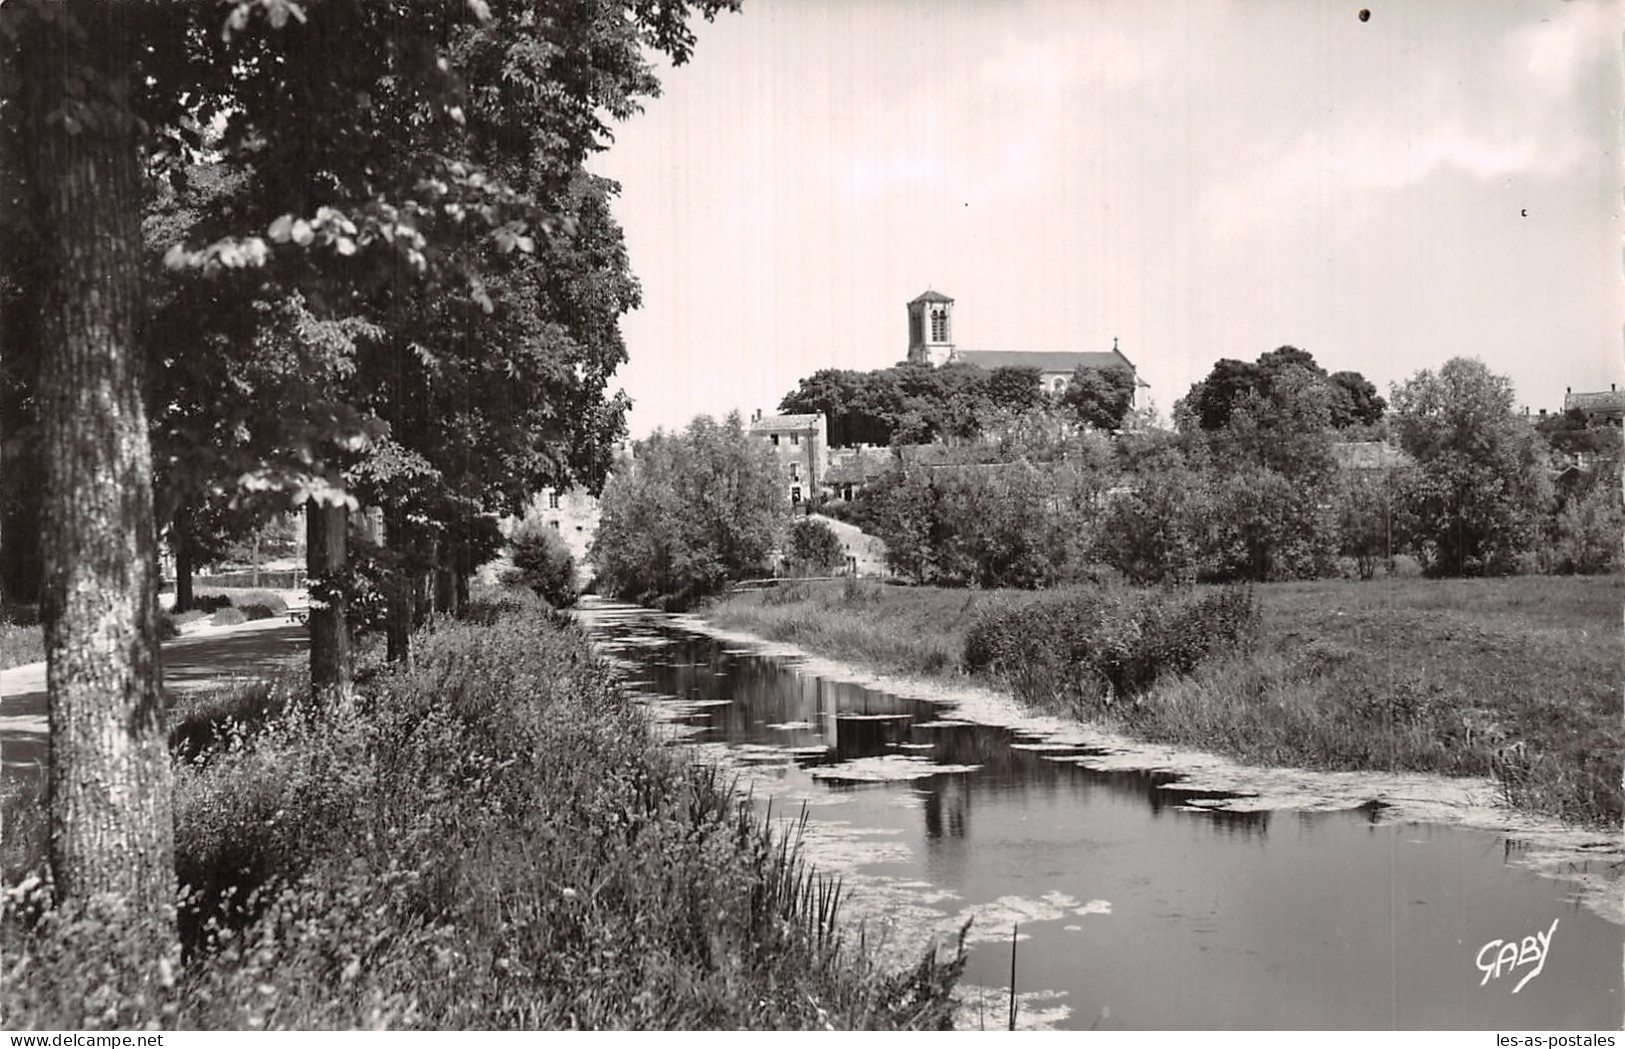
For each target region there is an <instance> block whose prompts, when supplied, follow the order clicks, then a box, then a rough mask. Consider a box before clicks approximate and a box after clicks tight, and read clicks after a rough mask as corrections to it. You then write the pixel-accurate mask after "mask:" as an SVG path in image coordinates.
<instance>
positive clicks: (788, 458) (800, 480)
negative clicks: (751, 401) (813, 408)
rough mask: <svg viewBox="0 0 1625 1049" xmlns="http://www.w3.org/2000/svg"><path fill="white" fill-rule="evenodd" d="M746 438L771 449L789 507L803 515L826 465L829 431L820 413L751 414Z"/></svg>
mask: <svg viewBox="0 0 1625 1049" xmlns="http://www.w3.org/2000/svg"><path fill="white" fill-rule="evenodd" d="M748 432H749V434H750V436H752V437H754V438H756V439H757V440H759V441H762V442H763V443H764V444H766V445H768V446H769V447H770V448H772V449H773V454H774V455H775V457H777V459H778V460H779V467H780V469H781V470H782V471H783V472H782V474H781V477H782V480H783V482H784V488H785V492H786V494H788V495H789V497H790V506H791V509H793V510H794V511H795V512H797V513H805V512H806V511H807V508H808V507H809V506H810V505H811V503H812V502H813V496H814V495H815V494H816V493H817V492H818V486H819V485H820V484H822V483H823V479H824V471H825V469H826V467H827V466H828V462H829V431H828V428H827V427H826V425H825V423H824V417H823V415H822V414H816V413H815V414H807V415H768V416H764V415H762V412H761V410H760V409H757V411H756V412H755V413H754V414H752V415H751V419H750V427H749V430H748Z"/></svg>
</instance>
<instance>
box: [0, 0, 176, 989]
mask: <svg viewBox="0 0 1625 1049" xmlns="http://www.w3.org/2000/svg"><path fill="white" fill-rule="evenodd" d="M64 13H67V14H70V15H71V16H72V18H73V20H75V21H76V22H77V26H76V27H75V28H76V29H77V30H79V31H78V32H69V31H67V30H65V29H64V28H63V27H62V25H61V16H62V14H64ZM56 15H57V18H55V19H53V20H51V21H50V22H49V23H43V22H42V21H32V22H28V23H26V34H27V35H26V36H25V38H24V39H23V40H22V41H21V42H20V44H21V54H22V61H21V67H22V68H21V69H20V70H19V79H20V82H21V84H22V93H23V97H22V108H21V112H22V116H23V119H24V120H25V122H26V124H25V127H26V131H25V135H26V141H27V142H28V143H29V146H28V155H27V156H26V158H25V162H26V163H27V164H28V169H29V175H30V183H31V186H32V189H33V192H34V194H35V197H34V208H35V213H36V214H37V215H38V216H39V217H40V219H41V221H42V223H43V225H44V228H45V229H46V230H47V231H48V232H47V233H46V235H45V236H44V237H42V238H41V240H42V244H43V252H44V258H43V260H42V261H43V263H44V273H45V283H44V288H43V305H44V311H43V315H42V317H41V318H40V323H41V335H42V340H41V367H40V384H39V395H40V402H39V403H40V431H41V449H42V452H43V459H44V488H45V493H44V502H43V506H42V510H41V518H42V520H41V526H42V528H41V531H42V547H43V551H42V552H43V555H44V569H45V589H44V593H43V595H42V598H43V600H42V609H41V611H42V612H43V616H44V620H45V653H46V660H47V670H46V682H47V689H48V692H49V696H50V698H49V709H50V774H49V779H48V791H49V796H50V802H49V808H50V828H51V835H50V836H51V844H50V856H51V869H52V874H53V876H54V878H55V882H56V885H55V891H56V896H57V899H58V900H63V901H70V900H86V901H88V900H91V899H94V898H98V897H108V898H112V899H115V900H117V901H118V902H119V903H120V904H122V905H123V906H125V907H127V908H129V910H128V912H127V913H128V914H130V915H132V916H134V917H136V918H140V919H143V920H144V925H143V928H145V929H147V930H150V932H151V933H152V934H153V935H154V936H156V937H157V938H158V939H160V940H173V937H174V921H175V911H174V907H175V861H174V823H173V815H172V809H171V800H172V799H171V776H170V765H169V748H168V745H167V740H166V734H165V725H164V710H163V694H162V692H161V689H160V670H159V658H158V642H157V635H158V632H157V620H158V590H157V572H156V565H157V556H156V555H157V540H156V535H155V532H154V527H153V506H152V453H151V449H150V447H149V445H148V440H147V418H146V412H145V410H144V409H143V407H142V399H141V398H142V363H143V362H142V353H141V349H140V347H139V346H138V345H137V342H136V331H137V323H138V321H139V319H140V316H141V294H142V291H141V232H140V217H141V211H140V207H141V203H140V189H141V184H140V170H139V168H138V166H137V152H136V149H137V139H136V125H135V122H134V120H133V118H132V117H131V116H130V115H129V114H128V113H127V112H126V111H125V110H124V109H123V106H122V102H123V100H125V99H126V98H128V97H129V92H130V91H131V90H132V88H133V85H132V84H131V82H130V76H129V73H130V70H131V69H132V68H133V65H134V52H133V49H132V47H131V45H132V43H133V41H132V37H131V34H130V32H129V26H128V21H127V19H128V15H127V12H126V8H125V5H123V4H96V3H88V2H87V3H74V4H69V5H66V6H65V7H63V8H57V10H56ZM69 83H71V85H72V87H73V91H74V95H75V97H74V98H72V99H71V100H70V99H69V97H68V94H67V92H66V88H65V85H67V84H69ZM155 960H156V959H155Z"/></svg>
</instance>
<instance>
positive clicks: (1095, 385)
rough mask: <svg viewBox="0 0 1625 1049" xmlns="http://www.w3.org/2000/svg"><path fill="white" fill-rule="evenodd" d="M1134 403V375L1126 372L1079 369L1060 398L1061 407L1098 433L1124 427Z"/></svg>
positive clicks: (1105, 369)
mask: <svg viewBox="0 0 1625 1049" xmlns="http://www.w3.org/2000/svg"><path fill="white" fill-rule="evenodd" d="M1133 403H1134V373H1133V372H1130V371H1129V370H1128V369H1126V368H1095V367H1091V366H1090V365H1087V364H1080V365H1078V367H1077V369H1076V370H1075V371H1074V372H1073V373H1072V381H1071V382H1069V383H1067V387H1066V389H1065V390H1064V391H1063V392H1062V394H1061V404H1062V405H1063V406H1065V407H1066V409H1067V410H1068V411H1069V412H1071V413H1072V415H1073V417H1074V418H1076V419H1077V421H1078V422H1080V423H1083V424H1085V425H1087V426H1093V427H1094V428H1095V429H1097V430H1116V429H1120V428H1121V427H1122V425H1123V420H1124V418H1125V417H1126V416H1127V415H1128V411H1129V408H1130V406H1132V405H1133Z"/></svg>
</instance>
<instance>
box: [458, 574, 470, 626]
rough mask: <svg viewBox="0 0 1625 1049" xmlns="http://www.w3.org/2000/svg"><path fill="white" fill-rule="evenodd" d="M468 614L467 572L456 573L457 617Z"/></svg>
mask: <svg viewBox="0 0 1625 1049" xmlns="http://www.w3.org/2000/svg"><path fill="white" fill-rule="evenodd" d="M466 615H468V573H467V572H458V573H457V618H458V619H461V618H463V617H464V616H466Z"/></svg>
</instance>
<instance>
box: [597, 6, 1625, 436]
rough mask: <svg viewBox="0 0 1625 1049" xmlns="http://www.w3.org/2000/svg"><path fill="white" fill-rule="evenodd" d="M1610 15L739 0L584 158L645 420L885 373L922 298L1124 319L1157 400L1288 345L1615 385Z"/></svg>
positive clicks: (1030, 319)
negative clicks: (618, 246)
mask: <svg viewBox="0 0 1625 1049" xmlns="http://www.w3.org/2000/svg"><path fill="white" fill-rule="evenodd" d="M1361 5H1365V6H1367V7H1369V10H1370V12H1371V16H1370V18H1369V20H1367V21H1363V22H1362V21H1361V20H1360V19H1359V17H1358V15H1359V11H1360V7H1361ZM1622 12H1625V7H1622V5H1621V4H1620V3H1619V2H1611V3H1602V2H1593V0H1427V2H1425V3H1423V2H1415V0H1407V2H1405V3H1384V2H1383V0H1348V2H1345V0H1246V2H1236V0H1212V2H1201V3H1198V2H1180V0H1137V2H1131V0H1124V2H1118V0H1032V2H1019V0H1008V2H993V0H975V2H973V0H962V2H955V0H863V2H857V0H852V2H840V3H838V2H833V0H830V2H824V0H745V3H744V9H743V11H742V12H740V13H736V14H724V15H721V16H719V17H718V18H717V19H716V21H715V22H714V23H711V24H706V23H704V22H699V23H698V24H697V26H696V29H697V35H698V44H697V46H696V48H695V51H694V55H693V58H692V60H691V61H690V62H689V63H688V64H686V65H683V66H680V67H676V68H671V67H669V66H661V67H660V77H661V80H662V82H663V94H662V96H661V97H659V98H656V99H653V100H650V101H648V102H647V104H646V106H645V110H644V112H643V113H641V114H639V115H638V116H636V117H633V118H632V119H630V120H628V121H626V122H624V123H621V124H619V125H617V126H616V128H615V141H614V143H613V144H612V145H611V146H610V148H609V149H608V150H606V151H605V152H603V153H601V154H599V155H598V156H596V157H595V158H594V159H593V161H592V162H591V165H590V166H591V167H592V169H593V170H594V171H596V172H598V173H600V174H603V175H606V176H609V177H611V178H613V179H616V180H617V181H619V182H620V183H621V186H622V189H621V193H620V196H619V197H618V199H617V201H616V205H615V213H616V215H617V217H618V218H619V220H620V222H621V224H622V225H623V227H624V229H625V232H626V241H627V247H628V250H629V252H630V255H631V259H632V266H633V269H634V271H635V273H636V274H637V276H638V278H639V280H640V282H641V284H642V288H643V304H642V306H641V308H639V309H638V310H635V311H633V312H631V313H629V314H628V315H627V316H626V317H625V318H624V319H623V321H622V331H623V333H624V335H625V337H626V341H627V347H628V352H629V353H630V357H631V360H630V361H629V363H628V364H627V365H625V366H623V368H622V369H621V371H620V372H619V373H618V374H617V379H618V381H619V383H620V384H621V385H622V386H623V387H624V389H625V390H626V392H627V393H628V394H629V395H630V396H631V398H632V400H633V410H632V414H631V416H630V418H629V426H630V429H631V433H632V435H633V436H634V437H641V436H643V435H645V434H647V433H649V432H650V431H651V430H653V429H654V428H656V427H665V428H668V429H669V428H673V427H680V426H682V425H684V424H685V423H686V422H687V421H688V420H689V419H690V418H692V417H693V416H694V415H696V414H701V413H705V414H712V415H721V414H723V413H726V412H728V411H731V410H734V409H738V410H740V411H741V412H743V413H745V414H747V415H748V414H749V413H750V412H751V411H752V410H754V409H757V408H761V409H764V410H765V411H768V412H772V411H773V410H774V409H775V407H776V406H777V404H778V401H779V399H780V398H781V397H783V396H784V395H785V394H786V393H787V392H789V391H790V390H792V389H794V388H795V386H796V382H797V380H798V379H800V378H801V377H803V376H806V375H810V374H811V373H812V372H814V371H816V370H818V369H819V368H829V367H834V368H857V369H870V368H884V367H888V366H890V365H892V364H894V363H896V362H897V361H899V360H901V359H902V358H903V357H904V356H905V354H906V351H907V335H908V332H907V325H906V314H905V310H904V305H905V304H906V303H907V302H908V301H909V300H910V299H912V298H914V297H915V296H916V295H918V294H919V293H920V292H922V291H925V290H927V289H928V288H931V289H935V290H937V291H940V292H942V293H944V294H947V295H950V296H952V297H953V298H954V299H955V305H954V333H953V334H954V341H955V343H956V344H957V345H958V346H959V347H960V348H963V349H979V350H993V349H1010V350H1108V349H1110V348H1111V345H1112V340H1113V339H1114V338H1116V339H1117V340H1118V341H1119V345H1120V347H1121V348H1122V351H1123V352H1124V353H1125V354H1126V355H1127V356H1128V357H1129V358H1130V360H1132V361H1133V362H1134V363H1135V365H1136V367H1137V368H1138V370H1139V372H1140V376H1141V378H1142V379H1144V380H1145V381H1146V382H1148V383H1150V387H1151V388H1150V391H1149V393H1150V396H1151V398H1152V400H1153V402H1154V403H1155V404H1156V405H1157V406H1158V408H1159V409H1160V410H1161V412H1162V415H1163V417H1164V418H1165V419H1166V418H1167V417H1169V415H1170V414H1171V409H1172V407H1173V404H1174V402H1175V401H1176V400H1177V399H1178V398H1180V397H1182V396H1184V394H1185V393H1186V391H1187V390H1188V389H1189V387H1190V385H1191V383H1193V382H1195V381H1197V380H1199V379H1201V378H1202V377H1203V376H1204V375H1205V374H1206V373H1207V372H1208V370H1209V369H1210V368H1211V367H1212V366H1213V363H1214V362H1215V361H1217V360H1218V359H1220V358H1223V357H1232V358H1239V359H1242V360H1253V359H1255V358H1257V357H1258V356H1259V355H1260V354H1261V353H1264V352H1266V351H1268V350H1271V349H1274V348H1276V347H1278V346H1282V345H1288V344H1290V345H1294V346H1298V347H1301V348H1303V349H1306V350H1308V351H1310V352H1311V353H1313V354H1314V355H1315V358H1316V360H1318V361H1319V362H1320V364H1321V365H1322V366H1323V367H1325V368H1326V369H1327V370H1328V371H1338V370H1342V369H1352V370H1355V371H1359V372H1361V373H1362V374H1364V375H1365V376H1366V377H1367V378H1369V379H1371V380H1372V381H1373V382H1375V383H1376V384H1377V386H1378V388H1379V389H1380V390H1382V391H1384V392H1386V391H1387V389H1388V386H1389V384H1390V383H1392V382H1396V381H1403V380H1404V379H1406V378H1408V377H1410V376H1411V375H1413V374H1414V373H1415V372H1416V371H1418V370H1420V369H1423V368H1434V369H1436V368H1438V367H1439V366H1440V365H1441V364H1443V363H1444V362H1445V361H1446V360H1448V359H1450V358H1451V357H1455V356H1476V357H1479V358H1480V359H1482V360H1483V361H1484V362H1485V363H1486V364H1487V365H1489V367H1490V368H1491V369H1492V370H1493V371H1496V372H1498V373H1501V374H1505V375H1509V376H1510V377H1511V378H1512V380H1513V382H1514V385H1515V387H1516V390H1517V395H1518V401H1519V404H1520V405H1527V406H1529V407H1531V408H1532V409H1534V410H1537V411H1538V410H1539V409H1540V408H1547V409H1552V410H1556V409H1560V408H1561V406H1562V400H1563V394H1564V390H1565V388H1567V387H1571V386H1572V387H1573V388H1574V389H1576V390H1582V389H1606V388H1607V385H1608V384H1609V383H1616V382H1617V383H1622V384H1625V295H1622V287H1625V285H1622V279H1621V278H1622V247H1625V223H1622V219H1621V210H1622V209H1621V199H1622V186H1625V174H1622V172H1625V169H1622V167H1621V164H1620V155H1619V154H1620V141H1621V120H1622V113H1621V104H1622V100H1621V95H1622V78H1621V56H1622V35H1621V29H1622V19H1621V15H1622Z"/></svg>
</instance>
